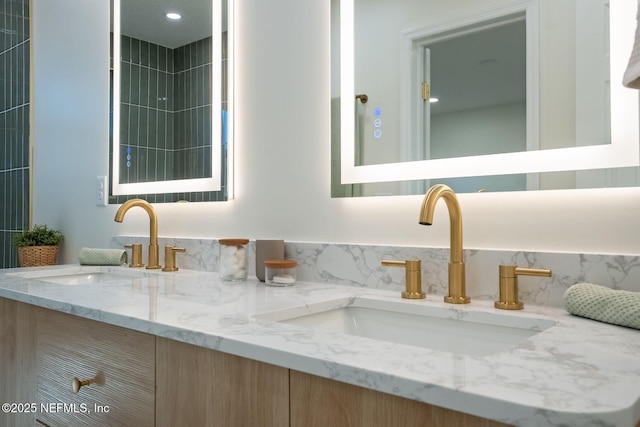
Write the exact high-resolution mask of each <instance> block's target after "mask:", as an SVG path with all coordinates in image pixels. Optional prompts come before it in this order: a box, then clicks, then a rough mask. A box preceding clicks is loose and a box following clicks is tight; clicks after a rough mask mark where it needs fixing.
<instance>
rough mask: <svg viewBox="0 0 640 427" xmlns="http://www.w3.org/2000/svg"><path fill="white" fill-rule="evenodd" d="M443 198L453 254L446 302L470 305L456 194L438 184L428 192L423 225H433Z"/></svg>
mask: <svg viewBox="0 0 640 427" xmlns="http://www.w3.org/2000/svg"><path fill="white" fill-rule="evenodd" d="M441 197H442V198H443V199H444V201H445V203H446V204H447V209H448V210H449V221H450V230H451V231H450V234H451V242H450V246H451V254H450V259H449V295H448V296H446V297H444V302H448V303H450V304H468V303H469V301H471V299H470V298H469V297H468V296H466V288H465V286H466V285H465V272H464V262H463V261H462V211H461V210H460V204H459V203H458V198H457V197H456V193H454V192H453V190H452V189H451V188H449V187H447V186H446V185H444V184H436V185H434V186H433V187H431V188H430V189H429V191H427V194H425V196H424V200H423V201H422V208H421V209H420V219H419V220H418V222H419V223H420V224H422V225H431V224H433V212H434V211H435V207H436V202H437V201H438V200H439V199H440V198H441Z"/></svg>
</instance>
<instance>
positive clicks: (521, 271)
mask: <svg viewBox="0 0 640 427" xmlns="http://www.w3.org/2000/svg"><path fill="white" fill-rule="evenodd" d="M515 274H516V276H537V277H551V270H544V269H540V268H520V267H516V271H515Z"/></svg>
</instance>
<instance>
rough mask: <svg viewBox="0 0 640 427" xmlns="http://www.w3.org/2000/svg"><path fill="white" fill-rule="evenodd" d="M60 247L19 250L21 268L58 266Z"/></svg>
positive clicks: (36, 247)
mask: <svg viewBox="0 0 640 427" xmlns="http://www.w3.org/2000/svg"><path fill="white" fill-rule="evenodd" d="M58 248H59V247H58V246H24V247H20V248H18V261H20V267H37V266H40V265H56V263H57V262H58Z"/></svg>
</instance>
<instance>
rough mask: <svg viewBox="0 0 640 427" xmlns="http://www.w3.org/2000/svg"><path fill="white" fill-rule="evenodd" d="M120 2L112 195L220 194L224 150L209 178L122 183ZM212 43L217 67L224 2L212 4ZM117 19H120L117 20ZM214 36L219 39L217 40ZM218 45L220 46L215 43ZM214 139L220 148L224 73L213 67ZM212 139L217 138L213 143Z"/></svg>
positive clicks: (230, 111)
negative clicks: (217, 192)
mask: <svg viewBox="0 0 640 427" xmlns="http://www.w3.org/2000/svg"><path fill="white" fill-rule="evenodd" d="M120 2H121V0H113V16H114V19H113V40H114V43H113V57H114V61H113V74H114V78H113V129H114V131H113V154H112V155H113V162H112V170H111V194H112V195H114V196H119V195H135V194H162V193H185V192H199V191H220V190H221V181H222V179H221V178H222V156H221V152H220V151H221V150H219V149H218V150H215V149H212V150H211V164H212V176H211V177H208V178H195V179H178V180H166V181H148V182H140V183H122V182H120V161H119V159H120V99H121V98H120V89H121V86H120V83H121V82H120V72H121V65H120V60H119V58H121V33H122V30H121V22H120V19H119V17H120V16H121V7H120ZM212 5H213V7H212V22H211V26H212V27H211V28H212V33H211V34H212V37H213V40H214V42H213V43H212V48H211V49H212V52H211V58H212V62H213V63H214V64H216V63H217V64H220V63H221V62H222V47H221V42H220V34H222V2H221V1H220V0H212ZM116 17H117V18H116ZM227 22H228V24H227V26H228V27H227V200H230V199H232V198H233V194H234V193H233V139H234V138H233V134H234V133H233V130H234V126H233V123H234V108H233V106H234V103H233V92H234V91H233V87H234V86H233V80H234V79H233V77H234V68H233V63H234V61H233V52H234V49H233V46H234V44H233V33H234V31H233V25H234V19H233V0H227ZM215 35H218V38H217V39H216V37H215ZM216 41H217V43H216ZM211 80H212V84H211V105H212V108H211V114H212V120H211V135H212V145H213V146H218V145H219V142H220V138H221V135H222V123H221V122H222V120H221V117H222V88H221V84H220V83H221V81H222V69H221V67H219V66H218V67H211ZM213 135H218V136H219V137H218V139H217V140H213Z"/></svg>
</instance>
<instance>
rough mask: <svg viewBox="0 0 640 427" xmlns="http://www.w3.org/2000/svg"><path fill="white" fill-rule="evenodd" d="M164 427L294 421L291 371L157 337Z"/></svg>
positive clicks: (280, 425)
mask: <svg viewBox="0 0 640 427" xmlns="http://www.w3.org/2000/svg"><path fill="white" fill-rule="evenodd" d="M156 344H157V347H156V348H157V352H156V367H157V376H156V381H157V395H156V407H157V414H156V425H157V426H158V427H164V426H167V427H175V426H198V427H213V426H221V427H233V426H238V427H244V426H261V427H270V426H273V427H276V426H277V427H286V426H289V370H288V369H286V368H281V367H278V366H274V365H269V364H266V363H262V362H258V361H255V360H251V359H246V358H244V357H239V356H234V355H231V354H227V353H221V352H219V351H215V350H209V349H206V348H203V347H198V346H195V345H191V344H185V343H181V342H177V341H173V340H168V339H165V338H160V337H158V338H157V339H156Z"/></svg>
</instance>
